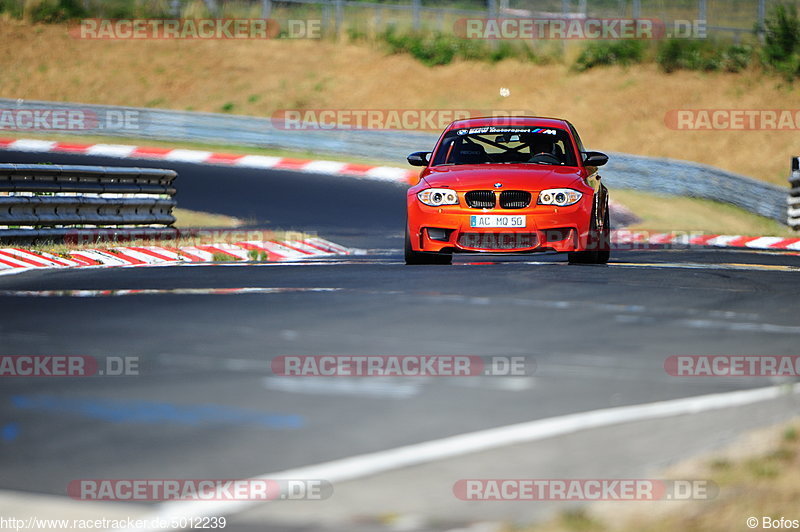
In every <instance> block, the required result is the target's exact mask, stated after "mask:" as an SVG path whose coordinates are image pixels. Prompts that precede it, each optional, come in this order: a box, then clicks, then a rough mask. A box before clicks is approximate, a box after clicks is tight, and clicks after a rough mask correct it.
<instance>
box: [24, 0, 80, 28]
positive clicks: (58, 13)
mask: <svg viewBox="0 0 800 532" xmlns="http://www.w3.org/2000/svg"><path fill="white" fill-rule="evenodd" d="M28 14H29V16H30V18H31V20H32V21H33V22H44V23H47V24H54V23H58V22H65V21H67V20H72V19H76V18H81V17H84V16H86V12H85V11H84V9H83V6H81V4H80V0H42V1H41V2H39V3H38V4H36V5H34V6H33V7H32V8H31V9H30V11H29V13H28Z"/></svg>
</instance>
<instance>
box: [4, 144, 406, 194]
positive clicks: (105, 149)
mask: <svg viewBox="0 0 800 532" xmlns="http://www.w3.org/2000/svg"><path fill="white" fill-rule="evenodd" d="M0 149H4V150H13V151H22V152H33V153H73V154H78V155H95V156H98V157H117V158H120V159H154V160H160V161H170V162H177V163H196V164H211V165H219V166H234V167H239V168H263V169H270V170H290V171H293V172H309V173H314V174H328V175H347V176H353V177H365V178H369V179H378V180H381V181H394V182H397V183H404V184H413V183H416V182H417V180H418V179H419V172H414V171H411V170H406V169H404V168H395V167H391V166H373V165H368V164H358V163H345V162H340V161H314V160H309V159H293V158H290V157H270V156H267V155H242V154H234V153H216V152H210V151H202V150H183V149H172V148H148V147H142V146H129V145H124V144H76V143H72V142H58V141H54V140H34V139H5V138H0Z"/></svg>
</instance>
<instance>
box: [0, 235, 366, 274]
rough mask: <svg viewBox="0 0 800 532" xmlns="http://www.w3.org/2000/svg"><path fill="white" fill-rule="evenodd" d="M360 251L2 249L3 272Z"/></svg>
mask: <svg viewBox="0 0 800 532" xmlns="http://www.w3.org/2000/svg"><path fill="white" fill-rule="evenodd" d="M356 252H357V250H354V249H349V248H346V247H344V246H340V245H338V244H334V243H333V242H331V241H329V240H325V239H323V238H306V239H303V240H271V241H259V240H253V241H245V242H236V243H234V244H198V245H196V246H181V247H169V246H120V247H114V248H109V249H102V250H100V249H79V250H75V251H70V252H68V253H67V254H65V255H56V254H53V253H48V252H45V251H32V250H28V249H22V248H0V271H4V270H6V271H9V270H17V271H19V270H20V269H37V268H77V267H85V266H147V265H150V266H158V265H168V264H183V263H201V262H215V261H217V260H219V259H220V258H221V259H223V260H224V261H246V260H252V256H253V255H256V254H257V256H258V259H259V260H263V261H266V262H283V261H299V260H307V259H316V258H320V257H331V256H337V255H352V254H354V253H356Z"/></svg>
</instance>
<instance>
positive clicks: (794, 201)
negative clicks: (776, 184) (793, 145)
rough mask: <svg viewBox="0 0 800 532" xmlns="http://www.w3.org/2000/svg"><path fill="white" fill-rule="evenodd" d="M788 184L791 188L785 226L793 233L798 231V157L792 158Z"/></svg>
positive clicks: (799, 172)
mask: <svg viewBox="0 0 800 532" xmlns="http://www.w3.org/2000/svg"><path fill="white" fill-rule="evenodd" d="M789 183H790V184H791V187H792V188H791V189H790V190H789V198H788V199H787V204H788V208H787V211H786V224H787V225H788V226H789V227H791V228H792V229H794V230H795V231H800V157H792V175H791V176H790V177H789Z"/></svg>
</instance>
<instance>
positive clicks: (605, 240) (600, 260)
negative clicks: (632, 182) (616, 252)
mask: <svg viewBox="0 0 800 532" xmlns="http://www.w3.org/2000/svg"><path fill="white" fill-rule="evenodd" d="M600 238H601V240H600V242H599V247H598V248H597V264H608V261H609V259H611V219H610V217H609V214H608V204H606V213H605V215H604V216H603V231H602V233H601V237H600Z"/></svg>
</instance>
